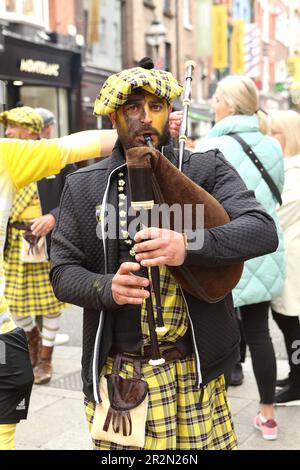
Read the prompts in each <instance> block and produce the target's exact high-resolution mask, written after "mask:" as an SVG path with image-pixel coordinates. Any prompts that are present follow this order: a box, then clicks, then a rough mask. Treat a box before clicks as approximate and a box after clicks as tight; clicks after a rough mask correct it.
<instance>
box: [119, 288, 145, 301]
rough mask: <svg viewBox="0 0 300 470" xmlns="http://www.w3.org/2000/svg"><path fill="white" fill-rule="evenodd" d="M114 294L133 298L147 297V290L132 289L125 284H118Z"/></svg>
mask: <svg viewBox="0 0 300 470" xmlns="http://www.w3.org/2000/svg"><path fill="white" fill-rule="evenodd" d="M115 294H116V295H119V296H120V297H126V298H129V297H132V298H134V299H146V298H147V297H149V292H148V291H147V290H144V289H133V288H130V287H125V286H118V287H117V289H115Z"/></svg>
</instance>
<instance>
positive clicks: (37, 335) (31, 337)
mask: <svg viewBox="0 0 300 470" xmlns="http://www.w3.org/2000/svg"><path fill="white" fill-rule="evenodd" d="M26 336H27V341H28V349H29V355H30V361H31V365H32V367H35V366H36V365H37V363H38V358H39V350H40V345H41V339H42V337H41V332H40V330H39V328H38V326H37V325H35V327H34V328H33V329H32V330H31V331H29V332H28V331H26Z"/></svg>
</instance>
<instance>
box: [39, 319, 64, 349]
mask: <svg viewBox="0 0 300 470" xmlns="http://www.w3.org/2000/svg"><path fill="white" fill-rule="evenodd" d="M60 316H61V312H58V313H56V314H54V315H44V316H43V329H42V346H48V347H50V348H51V347H53V346H54V341H55V336H56V333H57V332H58V330H59V324H60Z"/></svg>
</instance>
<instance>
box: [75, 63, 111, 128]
mask: <svg viewBox="0 0 300 470" xmlns="http://www.w3.org/2000/svg"><path fill="white" fill-rule="evenodd" d="M111 73H112V72H109V71H105V70H101V69H97V68H96V67H91V66H87V65H84V66H83V72H82V81H81V100H82V101H81V105H82V108H81V128H82V129H110V128H111V122H110V119H109V118H108V117H107V116H103V117H97V116H94V115H93V110H94V102H95V99H96V98H97V96H98V94H99V91H100V88H102V85H103V83H104V82H105V80H106V79H107V78H108V77H109V76H110V75H111Z"/></svg>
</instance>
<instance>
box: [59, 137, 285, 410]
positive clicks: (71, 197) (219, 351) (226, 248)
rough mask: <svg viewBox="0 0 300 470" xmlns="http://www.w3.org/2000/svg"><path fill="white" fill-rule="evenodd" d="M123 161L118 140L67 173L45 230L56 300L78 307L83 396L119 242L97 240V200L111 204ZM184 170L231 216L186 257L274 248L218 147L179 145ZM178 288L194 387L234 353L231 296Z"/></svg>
mask: <svg viewBox="0 0 300 470" xmlns="http://www.w3.org/2000/svg"><path fill="white" fill-rule="evenodd" d="M164 154H165V156H167V158H169V160H170V161H172V162H173V163H174V164H177V153H176V152H175V151H174V150H173V149H172V147H171V146H168V147H165V148H164ZM124 164H125V163H124V158H123V155H122V151H121V148H120V146H119V145H117V146H116V148H115V149H114V151H113V154H112V156H111V157H110V158H108V159H105V160H103V161H101V162H100V163H97V164H95V165H92V166H89V167H87V168H83V169H81V170H79V171H77V172H76V173H73V174H72V175H70V176H68V178H67V183H66V186H65V189H64V192H63V196H62V200H61V206H60V212H59V216H58V221H57V224H56V228H55V230H54V233H53V236H52V249H51V256H52V262H53V268H52V272H51V280H52V285H53V289H54V292H55V294H56V296H57V297H58V298H59V299H60V300H62V301H64V302H69V303H72V304H75V305H79V306H81V307H83V308H84V320H83V356H82V369H83V370H82V378H83V384H84V393H85V395H86V396H87V398H88V399H90V400H96V401H98V400H99V399H100V397H99V395H98V380H99V372H100V371H101V369H102V367H103V365H104V362H105V360H106V357H107V355H108V352H109V350H110V348H111V346H112V338H113V329H114V322H115V318H116V315H117V309H118V305H117V304H116V303H115V302H114V300H113V298H112V295H111V281H112V278H113V276H114V273H116V271H117V270H118V266H119V264H118V259H119V254H118V241H117V240H110V239H108V240H107V241H106V243H105V244H104V243H103V242H102V240H101V239H100V238H99V233H100V227H99V225H100V224H98V222H97V220H96V206H99V205H103V204H105V203H107V202H109V203H111V204H113V205H115V206H116V205H117V184H116V177H117V172H118V168H120V167H122V165H123V166H124ZM183 171H184V173H186V174H187V175H188V176H189V177H190V178H191V179H192V180H193V181H195V182H196V183H197V184H199V185H201V186H202V187H203V188H205V189H206V190H207V191H208V192H210V193H211V194H212V195H213V196H214V197H215V198H216V199H217V200H218V201H219V202H220V203H221V204H222V205H223V206H224V208H225V209H226V211H227V213H228V214H229V216H230V218H231V222H230V223H228V224H227V225H225V226H222V227H218V228H213V229H208V230H205V234H204V245H203V248H202V249H200V250H199V251H197V252H195V251H191V252H188V254H187V258H186V261H185V262H186V263H187V264H188V263H191V262H192V263H193V264H195V262H196V263H197V264H199V265H202V266H212V265H228V264H232V263H237V262H240V261H245V260H247V259H249V258H253V257H256V256H260V255H264V254H266V253H270V252H272V251H274V250H275V249H276V248H277V244H278V238H277V233H276V228H275V224H274V222H273V219H272V218H271V217H270V216H269V215H268V214H266V212H265V211H264V210H263V208H262V207H261V206H260V204H259V203H258V202H257V201H256V199H255V196H254V193H253V192H252V191H248V190H247V189H246V187H245V185H244V183H243V181H242V180H241V178H240V177H239V175H238V173H237V172H236V170H235V169H234V168H233V167H232V166H231V165H230V164H229V163H228V162H227V161H226V160H225V159H224V157H223V156H222V154H221V153H220V152H219V151H217V150H213V151H209V152H206V153H202V154H200V153H194V154H191V153H190V152H185V156H184V164H183ZM184 294H185V299H186V303H187V307H188V312H189V318H190V325H191V332H192V334H191V340H192V341H193V348H194V352H195V357H196V363H197V371H198V375H197V385H198V386H200V385H201V383H202V384H206V383H208V382H209V381H210V380H212V379H213V378H215V377H217V376H218V375H220V374H221V373H223V372H224V371H228V369H229V368H230V367H231V366H232V365H233V364H234V363H235V361H237V360H238V355H239V348H238V345H239V331H238V327H237V322H236V319H235V315H234V310H233V304H232V296H231V295H228V296H227V297H226V298H225V299H223V300H222V301H220V302H218V303H215V304H208V303H206V302H203V301H199V300H198V299H196V298H194V297H192V296H191V295H189V294H188V293H186V292H185V293H184Z"/></svg>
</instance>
